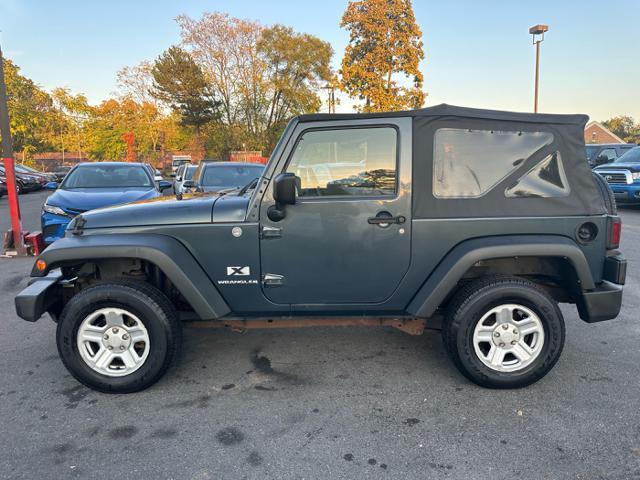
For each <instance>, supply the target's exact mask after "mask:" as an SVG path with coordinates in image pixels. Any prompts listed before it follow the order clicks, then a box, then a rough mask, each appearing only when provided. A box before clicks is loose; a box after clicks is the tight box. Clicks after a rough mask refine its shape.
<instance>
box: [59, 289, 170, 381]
mask: <svg viewBox="0 0 640 480" xmlns="http://www.w3.org/2000/svg"><path fill="white" fill-rule="evenodd" d="M180 340H181V330H180V323H179V321H178V319H177V316H176V313H175V311H174V309H173V306H172V305H171V303H170V301H169V300H168V299H167V297H166V296H165V295H164V294H163V293H161V292H160V291H159V290H157V289H156V288H154V287H152V286H151V285H148V284H145V283H142V282H126V281H123V282H121V283H109V284H100V285H96V286H93V287H90V288H87V289H86V290H83V291H82V292H80V293H78V294H77V295H75V296H74V297H73V298H72V299H71V300H70V301H69V303H67V305H66V306H65V308H64V310H63V311H62V314H61V315H60V320H59V322H58V328H57V344H58V352H59V353H60V357H61V358H62V361H63V363H64V364H65V366H66V367H67V369H68V370H69V372H71V374H72V375H73V376H74V377H75V378H76V379H77V380H78V381H80V382H82V383H83V384H85V385H87V386H88V387H90V388H93V389H95V390H99V391H101V392H108V393H109V392H111V393H128V392H135V391H138V390H143V389H145V388H147V387H149V386H151V385H153V384H154V383H155V382H157V381H158V380H159V379H160V378H161V377H162V375H163V374H164V373H165V372H166V370H167V369H168V368H169V366H170V365H171V363H172V362H173V361H174V360H175V359H176V357H177V354H178V350H179V346H180Z"/></svg>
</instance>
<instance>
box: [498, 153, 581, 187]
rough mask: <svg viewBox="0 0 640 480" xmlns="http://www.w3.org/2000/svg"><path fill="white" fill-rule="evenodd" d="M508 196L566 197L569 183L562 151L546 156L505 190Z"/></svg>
mask: <svg viewBox="0 0 640 480" xmlns="http://www.w3.org/2000/svg"><path fill="white" fill-rule="evenodd" d="M504 194H505V195H506V196H507V197H511V198H513V197H537V198H551V197H566V196H567V195H569V183H568V182H567V176H566V175H565V173H564V167H563V166H562V158H561V157H560V152H554V153H552V154H551V155H548V156H547V157H545V158H544V159H543V160H542V161H541V162H540V163H538V164H537V165H536V166H535V167H533V168H532V169H531V170H529V171H528V172H527V173H525V174H524V175H523V176H522V177H520V178H519V179H518V181H517V182H516V183H515V184H514V185H513V186H511V187H509V188H507V189H506V190H505V192H504Z"/></svg>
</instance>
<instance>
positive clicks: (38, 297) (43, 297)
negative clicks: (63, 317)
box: [14, 269, 62, 322]
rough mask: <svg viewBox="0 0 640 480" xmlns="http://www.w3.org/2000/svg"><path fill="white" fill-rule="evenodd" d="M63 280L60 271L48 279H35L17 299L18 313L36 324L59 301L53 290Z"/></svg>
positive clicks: (53, 272)
mask: <svg viewBox="0 0 640 480" xmlns="http://www.w3.org/2000/svg"><path fill="white" fill-rule="evenodd" d="M61 278H62V272H61V271H60V269H56V270H53V271H51V272H50V273H49V274H48V275H47V276H46V277H42V278H38V279H34V280H32V281H31V283H30V284H29V286H28V287H27V288H25V289H24V290H22V291H21V292H20V293H19V294H18V295H17V296H16V298H15V300H14V303H15V306H16V313H17V314H18V316H19V317H20V318H22V319H23V320H26V321H28V322H35V321H36V320H38V319H39V318H40V317H41V316H42V314H43V313H45V312H46V311H48V310H49V309H50V308H51V307H52V306H53V305H54V304H55V303H56V302H57V301H58V300H59V298H58V297H59V296H58V295H54V293H55V292H54V291H53V288H52V287H54V286H55V285H56V284H57V283H58V282H59V281H60V279H61Z"/></svg>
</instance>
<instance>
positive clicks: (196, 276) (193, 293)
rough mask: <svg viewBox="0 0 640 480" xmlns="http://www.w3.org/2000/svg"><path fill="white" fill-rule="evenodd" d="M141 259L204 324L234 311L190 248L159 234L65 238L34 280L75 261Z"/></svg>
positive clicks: (34, 273) (53, 248)
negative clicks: (164, 278) (162, 276)
mask: <svg viewBox="0 0 640 480" xmlns="http://www.w3.org/2000/svg"><path fill="white" fill-rule="evenodd" d="M102 258H137V259H141V260H146V261H148V262H151V263H153V264H155V265H156V266H157V267H158V268H160V270H162V271H163V272H164V274H165V275H166V276H167V277H168V278H169V280H171V283H173V285H174V286H175V287H176V289H178V291H179V292H180V293H181V294H182V296H183V297H184V298H185V299H186V300H187V302H189V304H190V305H191V307H192V308H193V310H194V311H195V312H196V314H197V315H198V316H199V317H200V318H201V319H202V320H212V319H215V318H220V317H223V316H224V315H226V314H228V313H229V312H230V311H231V309H230V308H229V306H228V305H227V303H226V302H225V301H224V299H223V298H222V296H221V295H220V292H218V290H217V289H216V287H215V285H214V284H213V282H212V281H211V279H210V278H209V277H208V276H207V274H206V272H205V271H204V270H203V268H202V266H200V264H199V263H198V262H197V261H196V260H195V258H194V257H193V255H191V253H190V252H189V251H188V250H187V248H186V247H185V246H184V245H183V244H182V243H180V242H179V241H178V240H176V239H175V238H173V237H169V236H167V235H158V234H109V235H101V234H98V235H85V236H78V237H64V238H61V239H60V240H57V241H56V242H54V243H53V244H51V245H50V246H49V247H48V248H47V249H46V250H45V251H44V252H43V253H42V254H41V255H40V256H39V257H38V259H42V260H44V261H45V262H46V264H47V269H46V270H45V271H40V270H38V269H37V268H36V267H35V266H34V268H33V270H32V272H31V276H32V277H43V276H45V275H46V274H47V272H48V271H50V270H51V269H54V268H57V267H59V266H61V265H62V264H64V263H66V262H70V261H74V260H80V261H84V260H87V261H90V260H98V259H102Z"/></svg>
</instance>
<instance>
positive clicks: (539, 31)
mask: <svg viewBox="0 0 640 480" xmlns="http://www.w3.org/2000/svg"><path fill="white" fill-rule="evenodd" d="M548 30H549V26H548V25H534V26H533V27H531V28H530V29H529V33H530V34H531V35H532V37H533V43H534V45H535V46H536V80H535V87H534V89H535V90H534V94H533V111H534V113H538V85H539V82H540V44H541V43H542V41H543V40H544V32H547V31H548Z"/></svg>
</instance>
